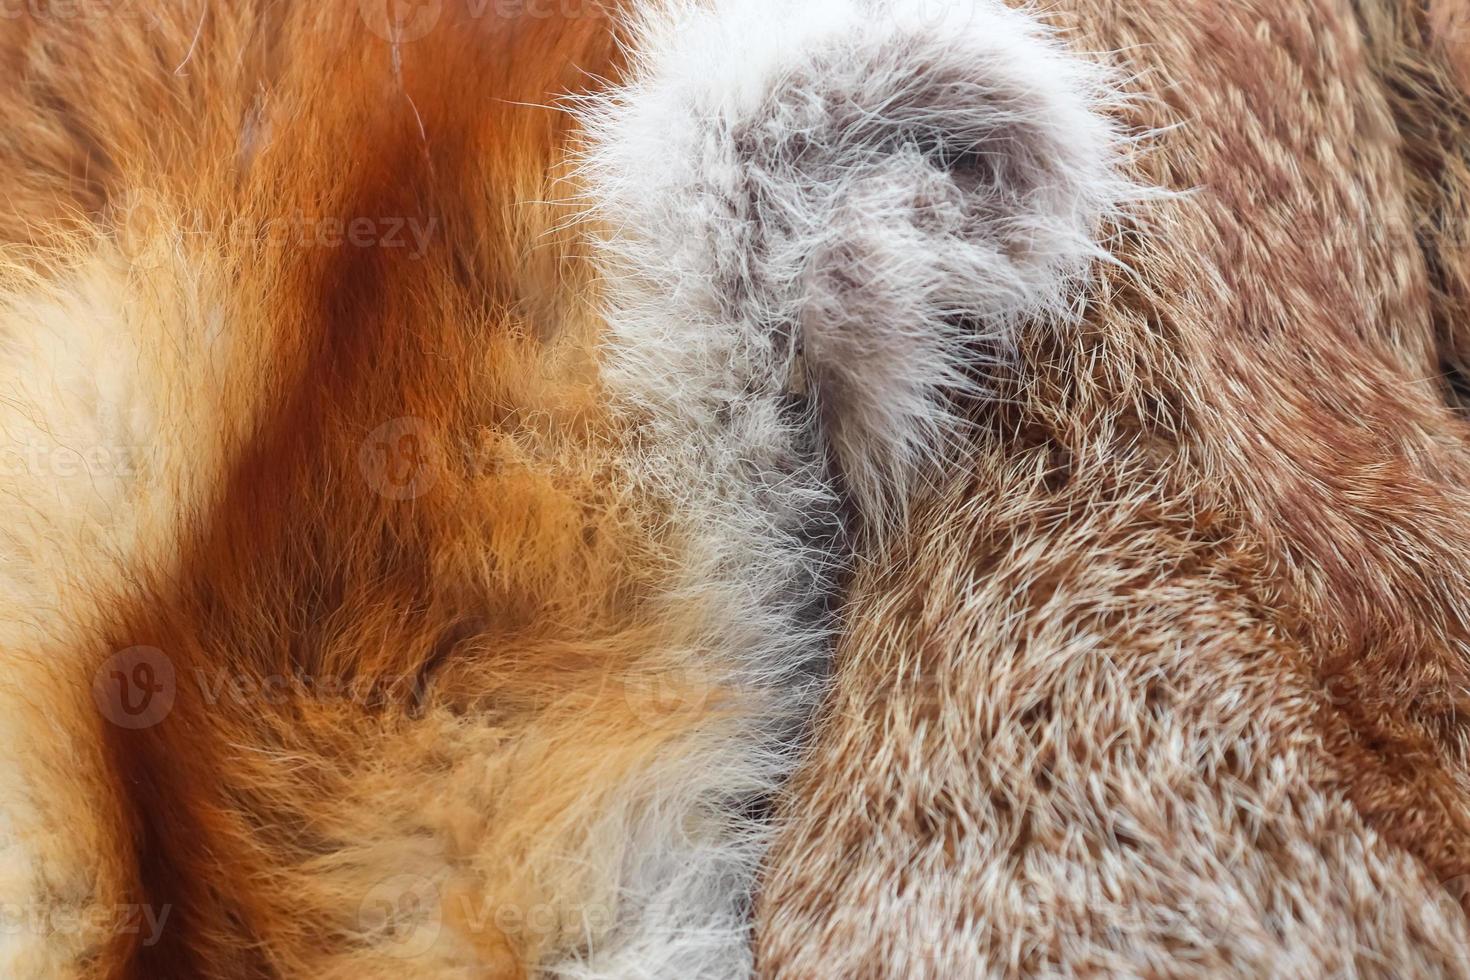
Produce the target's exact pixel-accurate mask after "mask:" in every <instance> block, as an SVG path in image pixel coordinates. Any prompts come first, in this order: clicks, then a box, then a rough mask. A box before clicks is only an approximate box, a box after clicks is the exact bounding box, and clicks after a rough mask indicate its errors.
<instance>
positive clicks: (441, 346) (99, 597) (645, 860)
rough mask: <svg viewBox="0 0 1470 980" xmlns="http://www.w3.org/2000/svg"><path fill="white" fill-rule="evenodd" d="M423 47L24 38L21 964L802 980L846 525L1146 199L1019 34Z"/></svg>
mask: <svg viewBox="0 0 1470 980" xmlns="http://www.w3.org/2000/svg"><path fill="white" fill-rule="evenodd" d="M369 6H370V5H369ZM396 9H397V8H390V10H389V12H388V13H387V15H386V16H378V15H380V14H383V11H380V10H376V8H373V9H369V7H368V6H364V7H362V9H359V5H357V4H348V3H332V4H327V5H325V6H321V5H300V6H285V7H283V6H281V5H278V4H273V3H264V2H262V3H258V4H257V3H254V2H244V3H233V4H224V3H215V2H213V0H200V2H198V3H189V4H184V5H182V6H170V7H166V8H163V9H160V10H158V11H156V12H151V13H150V14H149V15H148V16H147V17H143V16H142V15H139V17H138V18H136V19H132V18H129V17H125V16H122V15H121V14H117V13H114V14H111V15H108V16H103V17H98V18H81V17H79V18H74V19H69V18H54V17H48V16H45V15H43V14H37V13H34V12H32V13H31V14H30V15H28V16H25V17H21V18H18V19H16V20H14V21H13V22H7V25H6V33H5V34H4V35H0V64H3V66H4V68H5V70H6V72H7V73H8V78H9V80H10V82H11V84H10V85H9V87H8V88H7V89H6V90H5V93H4V95H3V96H0V126H3V131H4V132H5V133H6V134H7V135H6V137H5V139H4V140H3V141H0V165H3V167H4V173H5V179H6V180H7V181H8V185H7V191H8V192H9V200H8V202H7V205H6V209H5V213H4V216H3V218H0V230H3V232H4V234H5V236H6V239H5V240H6V242H7V244H8V250H7V254H6V259H5V264H4V268H3V278H0V339H3V343H4V366H5V367H4V369H5V371H6V373H7V376H8V377H10V378H11V379H12V387H11V389H10V391H9V393H8V396H7V399H6V401H5V402H4V404H3V412H4V414H3V416H0V423H3V433H4V437H5V439H6V440H7V446H9V447H11V448H13V449H15V450H17V454H16V457H17V458H18V460H19V463H18V465H17V467H16V468H15V470H14V472H13V473H7V474H6V482H5V484H4V490H5V494H4V497H3V507H4V518H5V520H4V526H5V528H6V531H5V534H6V538H5V542H4V544H5V548H4V552H3V556H4V565H3V567H0V576H3V577H0V585H3V593H0V599H3V602H4V603H5V609H6V612H7V614H6V615H5V616H4V621H5V625H4V629H5V631H6V632H5V634H4V638H5V641H6V652H7V657H6V661H5V670H4V673H3V684H4V688H3V690H4V704H3V711H0V717H3V718H4V721H3V725H4V726H5V728H4V734H5V735H6V736H7V742H6V744H7V746H8V747H9V748H10V750H11V756H10V760H9V761H10V763H11V770H10V772H9V773H8V775H7V776H6V777H5V779H4V780H3V781H0V888H3V889H4V893H3V895H0V901H4V902H5V903H6V907H7V909H18V910H21V912H20V914H19V915H18V916H16V917H15V919H14V922H16V923H18V927H16V928H10V929H7V931H6V934H5V935H4V937H3V939H0V969H3V972H4V973H5V975H7V976H17V977H136V978H148V980H154V978H160V977H181V978H182V977H215V978H236V977H239V978H244V977H273V976H280V977H304V976H310V977H343V978H349V977H350V978H353V980H358V978H371V977H385V978H386V977H392V978H401V977H404V976H423V977H442V978H448V977H471V976H474V977H482V976H505V977H520V976H527V975H551V976H566V977H578V976H582V977H669V978H686V977H738V976H743V975H747V974H749V973H750V972H751V944H750V937H749V922H750V917H749V913H750V909H751V906H752V904H753V901H754V894H753V891H754V883H755V874H756V869H757V863H758V861H759V859H760V857H761V855H762V853H763V851H764V849H765V843H766V839H767V836H768V827H769V820H768V819H767V817H766V816H765V814H764V808H765V806H766V803H767V801H768V800H769V797H770V796H771V794H772V793H773V792H774V791H775V790H776V789H777V788H778V786H779V782H780V780H781V778H782V777H783V776H784V775H785V774H786V773H787V772H788V771H789V769H790V768H791V766H792V764H793V762H794V759H795V757H796V743H797V739H798V737H799V736H800V735H801V733H802V731H803V729H804V727H805V725H806V724H807V722H808V721H809V720H810V718H811V716H812V714H813V712H814V710H815V707H816V705H817V696H818V694H819V693H820V690H821V684H822V681H823V678H824V675H825V657H824V651H825V644H826V639H827V631H828V629H829V619H828V606H829V604H830V602H831V599H832V595H833V592H834V590H835V588H836V579H837V576H838V573H839V571H840V569H841V567H842V566H843V564H844V563H845V560H846V551H847V547H848V546H847V544H846V542H847V540H848V534H847V532H846V529H845V527H844V524H845V522H844V519H843V515H842V513H841V508H840V506H839V488H840V486H844V485H845V486H846V487H847V488H848V489H849V491H850V499H851V500H852V501H853V503H854V508H853V512H852V515H851V516H852V517H853V518H854V519H855V520H856V521H857V522H858V524H859V525H860V526H861V527H863V528H867V529H877V528H887V527H889V525H890V524H892V523H893V522H894V521H895V520H896V519H897V518H898V517H899V516H901V515H902V514H903V513H904V511H905V509H906V503H907V499H908V495H909V494H910V492H911V491H912V490H913V489H914V488H915V487H916V486H918V485H920V484H921V483H922V482H924V477H925V467H926V466H932V464H933V460H934V458H935V457H936V455H937V454H938V452H939V450H940V448H941V446H942V444H943V442H944V441H945V439H946V438H947V435H946V433H947V431H948V429H947V425H948V418H949V415H950V408H949V404H948V401H949V399H950V398H951V397H953V396H956V395H959V394H961V393H964V392H967V391H968V392H971V393H973V392H977V391H980V390H982V389H983V387H984V386H985V385H986V384H987V383H988V382H987V381H986V380H985V375H984V372H983V371H982V370H979V369H980V368H982V367H983V365H984V364H987V363H1000V362H1001V361H1003V360H1005V359H1006V357H1007V356H1008V355H1009V353H1010V348H1011V345H1012V342H1013V334H1014V331H1015V330H1016V328H1017V326H1018V325H1019V324H1020V323H1021V322H1022V321H1023V320H1024V319H1027V318H1033V317H1042V318H1045V319H1047V320H1055V321H1061V320H1063V319H1065V317H1066V315H1067V314H1068V313H1069V311H1070V310H1071V308H1072V302H1071V297H1072V296H1073V294H1074V292H1075V290H1076V288H1077V287H1078V286H1079V285H1080V284H1081V282H1082V281H1083V279H1084V277H1085V273H1086V271H1087V268H1088V266H1089V263H1090V262H1091V260H1092V259H1093V258H1094V257H1095V255H1096V254H1097V253H1098V250H1097V247H1096V245H1095V244H1094V239H1093V233H1094V232H1095V231H1096V229H1097V228H1098V226H1099V223H1100V221H1101V219H1102V218H1103V217H1104V216H1105V215H1106V214H1107V213H1109V212H1110V211H1111V210H1112V209H1113V208H1114V207H1115V205H1116V202H1117V200H1118V198H1119V197H1121V196H1122V195H1124V194H1125V193H1126V187H1125V185H1124V184H1123V182H1122V181H1121V180H1120V179H1119V178H1117V177H1115V176H1114V172H1113V164H1114V158H1115V145H1116V143H1117V142H1118V137H1117V135H1116V134H1115V132H1114V130H1113V128H1112V126H1111V124H1109V123H1108V122H1106V121H1104V119H1103V117H1102V116H1101V115H1099V114H1098V113H1097V111H1096V110H1097V108H1098V106H1099V105H1100V103H1101V102H1102V101H1103V100H1104V99H1105V98H1106V93H1105V88H1104V83H1103V76H1102V75H1101V74H1099V73H1098V72H1097V71H1095V70H1093V69H1090V68H1085V67H1083V66H1082V63H1081V62H1079V61H1076V60H1073V59H1072V58H1071V57H1070V56H1067V55H1064V54H1063V53H1062V52H1061V49H1060V48H1059V47H1058V45H1057V44H1056V43H1055V42H1054V41H1053V40H1051V39H1049V38H1048V37H1046V36H1045V35H1043V34H1042V33H1041V31H1040V30H1039V29H1038V27H1037V26H1036V24H1035V23H1034V22H1033V21H1032V20H1030V19H1029V18H1028V17H1026V16H1023V15H1021V14H1017V13H1015V12H1012V11H1010V10H1008V9H1006V8H1004V7H1002V6H1000V5H999V4H997V3H992V2H988V0H987V2H985V3H980V4H969V3H956V4H953V5H951V6H950V7H949V8H948V10H947V15H946V16H945V17H942V18H940V19H939V20H937V21H936V20H934V19H933V18H932V17H929V16H926V14H928V13H932V9H933V8H932V6H931V5H927V4H923V3H919V2H917V0H883V2H879V3H860V2H858V0H822V2H820V3H814V4H799V3H793V2H778V0H718V2H715V3H712V4H709V5H708V6H707V7H694V6H688V5H684V4H682V3H679V4H675V5H674V6H670V7H662V6H655V5H653V4H651V3H650V4H644V5H631V6H630V8H629V9H628V10H627V11H626V12H624V13H625V15H626V16H623V15H622V14H620V15H619V18H618V19H616V20H614V19H611V18H610V17H608V16H606V15H605V14H604V13H603V12H602V11H601V10H600V9H599V8H588V9H583V10H581V11H580V12H579V13H578V14H577V15H575V16H573V15H572V14H571V13H570V12H563V13H562V14H561V15H557V16H549V17H548V16H546V15H545V12H544V11H540V10H531V9H529V8H528V9H516V10H509V11H507V10H505V9H504V8H502V7H491V8H484V7H472V6H469V5H465V6H460V5H457V4H445V5H442V6H440V5H434V6H433V7H432V8H415V10H414V11H413V13H414V18H412V19H409V20H404V19H402V18H401V17H400V16H399V15H401V14H402V13H403V11H402V10H397V13H394V10H396ZM395 18H398V19H395ZM776 22H779V23H781V24H783V25H785V27H786V30H784V31H782V32H781V33H779V34H775V35H772V34H769V26H770V25H771V24H772V23H776ZM619 41H621V44H622V45H623V46H624V48H625V50H626V52H627V54H626V60H627V65H626V67H625V66H624V55H623V54H620V53H619V48H618V43H619ZM600 78H607V79H608V80H609V81H608V82H602V81H593V79H600ZM560 105H568V106H570V107H572V109H574V110H575V112H574V113H568V112H564V111H562V110H561V109H560V108H558V106H560ZM574 116H575V120H580V121H581V126H580V127H579V126H578V124H577V122H576V121H575V120H574ZM799 144H800V145H799ZM829 446H830V448H831V452H830V454H829V452H828V447H829ZM72 452H76V453H79V454H80V456H81V463H80V468H78V464H77V463H76V462H74V461H72V459H71V456H70V455H69V454H70V453H72ZM829 456H830V457H831V459H832V460H833V461H834V462H832V463H829ZM63 460H65V461H66V462H65V463H64V464H63V463H62V461H63ZM63 465H65V467H66V468H67V470H68V472H67V473H62V472H61V471H60V470H61V467H62V466H63ZM929 476H930V477H932V473H931V474H929Z"/></svg>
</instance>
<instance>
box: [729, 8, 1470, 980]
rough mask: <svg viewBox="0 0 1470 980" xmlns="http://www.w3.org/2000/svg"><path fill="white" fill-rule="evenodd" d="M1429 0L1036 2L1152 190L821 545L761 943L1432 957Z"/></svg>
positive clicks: (1435, 434)
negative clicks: (893, 525) (862, 531)
mask: <svg viewBox="0 0 1470 980" xmlns="http://www.w3.org/2000/svg"><path fill="white" fill-rule="evenodd" d="M1467 13H1470V8H1466V7H1464V6H1463V5H1461V4H1459V3H1435V4H1423V3H1419V2H1415V0H1402V2H1401V0H1357V2H1351V0H1301V2H1291V3H1280V2H1255V0H1247V2H1240V3H1228V4H1207V3H1179V2H1176V0H1158V2H1154V0H1143V2H1135V3H1126V4H1122V3H1115V2H1112V0H1062V2H1059V3H1054V4H1049V5H1048V8H1047V17H1048V19H1049V20H1051V21H1052V22H1053V23H1054V24H1055V25H1056V26H1057V27H1058V28H1060V29H1062V30H1063V31H1064V32H1065V36H1066V37H1067V38H1068V39H1069V42H1070V43H1071V44H1073V45H1075V46H1076V47H1077V49H1078V50H1082V51H1094V52H1111V54H1110V55H1109V56H1108V60H1109V61H1110V62H1111V63H1113V64H1114V65H1116V67H1117V69H1118V70H1119V71H1120V72H1122V73H1123V74H1124V75H1125V76H1127V77H1128V78H1129V79H1130V81H1129V83H1128V85H1127V86H1126V88H1127V90H1128V91H1129V93H1130V94H1131V96H1132V97H1131V98H1130V99H1128V100H1127V103H1126V106H1125V108H1124V110H1123V111H1122V113H1121V116H1120V119H1121V121H1122V122H1123V124H1124V125H1125V127H1126V129H1127V130H1128V131H1130V132H1132V133H1135V134H1139V135H1142V136H1145V137H1146V138H1145V139H1143V140H1142V141H1141V142H1140V143H1139V144H1138V145H1137V152H1136V153H1135V154H1134V156H1133V158H1132V160H1131V162H1130V164H1129V167H1128V171H1129V172H1130V173H1131V174H1132V176H1133V178H1134V179H1135V180H1136V181H1139V182H1143V183H1146V184H1151V185H1154V186H1156V187H1158V188H1160V189H1162V190H1164V191H1166V192H1175V193H1166V194H1162V195H1156V196H1154V197H1153V198H1151V199H1150V200H1148V201H1145V202H1142V203H1141V205H1140V206H1139V207H1137V208H1136V209H1135V210H1134V211H1133V212H1132V213H1131V214H1129V215H1128V216H1127V217H1126V219H1125V221H1124V222H1122V223H1121V225H1120V228H1119V233H1118V234H1117V235H1115V236H1113V238H1112V242H1113V246H1112V252H1113V254H1114V256H1115V257H1116V258H1117V260H1118V264H1117V265H1112V266H1107V267H1105V268H1104V269H1103V270H1102V274H1101V275H1100V277H1099V280H1098V282H1097V287H1096V289H1095V291H1094V292H1093V294H1092V296H1091V297H1090V301H1089V304H1088V310H1087V313H1086V315H1085V317H1084V318H1083V319H1082V320H1081V321H1080V322H1077V323H1063V324H1060V325H1059V324H1055V323H1048V324H1039V323H1038V324H1032V325H1028V326H1027V328H1026V329H1024V330H1023V332H1022V336H1021V339H1020V350H1021V355H1020V357H1019V358H1018V360H1017V361H1016V362H1015V363H1014V365H1013V367H1012V369H1011V370H1010V371H1009V372H1008V373H1006V374H1004V375H1001V374H997V375H995V376H994V378H993V384H995V385H996V390H997V397H995V398H993V399H990V400H987V401H985V402H983V403H977V404H974V405H973V406H972V407H971V412H970V415H969V418H970V420H971V421H972V423H973V425H972V427H971V428H970V429H969V430H967V432H968V436H967V441H966V443H965V445H964V447H963V449H962V450H961V451H960V452H959V453H957V454H956V456H955V457H954V465H953V467H952V469H951V472H950V474H949V475H948V477H947V478H946V479H945V480H944V481H943V484H942V485H941V486H940V487H939V488H937V489H936V491H935V492H934V493H933V494H932V495H931V496H929V497H928V498H927V499H925V500H924V501H922V502H918V503H916V504H915V507H914V511H913V516H912V519H911V520H910V521H909V523H908V524H907V525H906V529H905V532H904V534H903V536H902V537H903V541H904V547H903V548H901V549H897V550H894V551H891V552H889V553H887V554H884V555H882V556H881V557H880V558H879V559H877V560H875V561H874V562H873V563H872V564H871V565H869V566H867V567H865V568H863V569H862V570H861V571H860V572H859V575H858V579H857V582H856V583H855V585H854V587H853V594H854V596H855V598H854V600H853V602H852V604H851V605H850V606H849V607H848V608H847V609H846V610H845V612H844V622H845V627H844V632H843V636H842V639H841V643H840V646H839V649H838V652H837V656H836V664H835V680H834V684H835V692H834V694H833V697H832V700H831V703H830V705H829V707H828V710H827V712H826V716H825V721H824V722H823V723H822V724H821V726H820V727H819V736H818V741H817V744H816V746H815V748H814V749H813V751H812V753H811V756H810V758H809V759H808V761H807V762H806V764H805V766H804V767H803V769H802V770H801V772H800V773H799V775H798V776H797V778H796V781H795V783H794V786H793V788H792V791H791V793H790V795H789V798H788V799H787V801H786V803H785V806H784V813H785V814H786V815H787V816H788V817H789V823H788V824H787V826H786V828H785V830H784V834H783V837H782V840H781V842H780V843H779V844H778V846H777V850H776V852H775V853H774V855H773V856H772V858H771V860H770V872H769V879H768V883H767V885H766V887H765V890H764V892H763V894H762V898H761V906H760V910H759V921H760V927H759V936H758V949H759V957H758V958H759V963H760V966H761V972H762V973H763V974H764V975H767V976H776V977H809V976H863V977H935V978H950V977H961V976H963V977H969V976H1033V975H1039V976H1058V975H1066V976H1093V975H1110V976H1194V977H1220V976H1293V977H1309V976H1310V977H1325V976H1334V977H1337V976H1380V977H1404V976H1464V975H1466V974H1467V973H1470V933H1467V928H1466V919H1465V914H1464V907H1463V905H1462V903H1463V902H1464V900H1465V898H1466V893H1467V890H1470V889H1467V888H1466V885H1467V883H1470V877H1467V873H1470V808H1467V805H1466V804H1467V792H1470V769H1467V759H1466V751H1467V746H1470V739H1467V734H1470V732H1467V729H1466V715H1465V707H1466V696H1467V693H1470V672H1467V668H1470V633H1467V622H1470V604H1467V596H1470V559H1467V554H1470V552H1467V547H1470V525H1467V524H1466V521H1465V514H1466V513H1467V507H1470V428H1467V426H1466V424H1465V421H1464V418H1463V411H1464V404H1465V403H1464V392H1465V390H1466V388H1465V375H1464V373H1463V372H1464V370H1465V365H1466V360H1465V351H1466V350H1467V347H1466V343H1467V341H1466V337H1467V334H1466V327H1467V322H1470V321H1467V319H1466V312H1467V307H1466V302H1467V296H1470V293H1467V290H1466V283H1467V281H1470V280H1467V278H1466V276H1467V273H1470V264H1467V262H1470V252H1467V250H1466V247H1465V246H1466V233H1467V229H1470V223H1467V220H1470V210H1467V201H1470V198H1467V191H1470V183H1467V177H1470V171H1467V169H1466V165H1467V160H1470V138H1467V136H1470V130H1467V128H1466V125H1467V120H1470V116H1467V101H1466V98H1465V90H1464V88H1463V87H1462V85H1463V81H1464V79H1463V78H1462V77H1460V76H1457V75H1456V67H1455V66H1456V63H1457V62H1456V60H1455V59H1456V57H1463V51H1464V50H1465V45H1466V43H1467V40H1470V39H1467V36H1466V35H1465V34H1464V31H1465V25H1466V24H1467V21H1466V20H1465V15H1466V14H1467ZM1455 25H1459V26H1458V27H1456V26H1455ZM1459 64H1460V65H1463V64H1464V62H1463V61H1460V62H1459Z"/></svg>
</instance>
